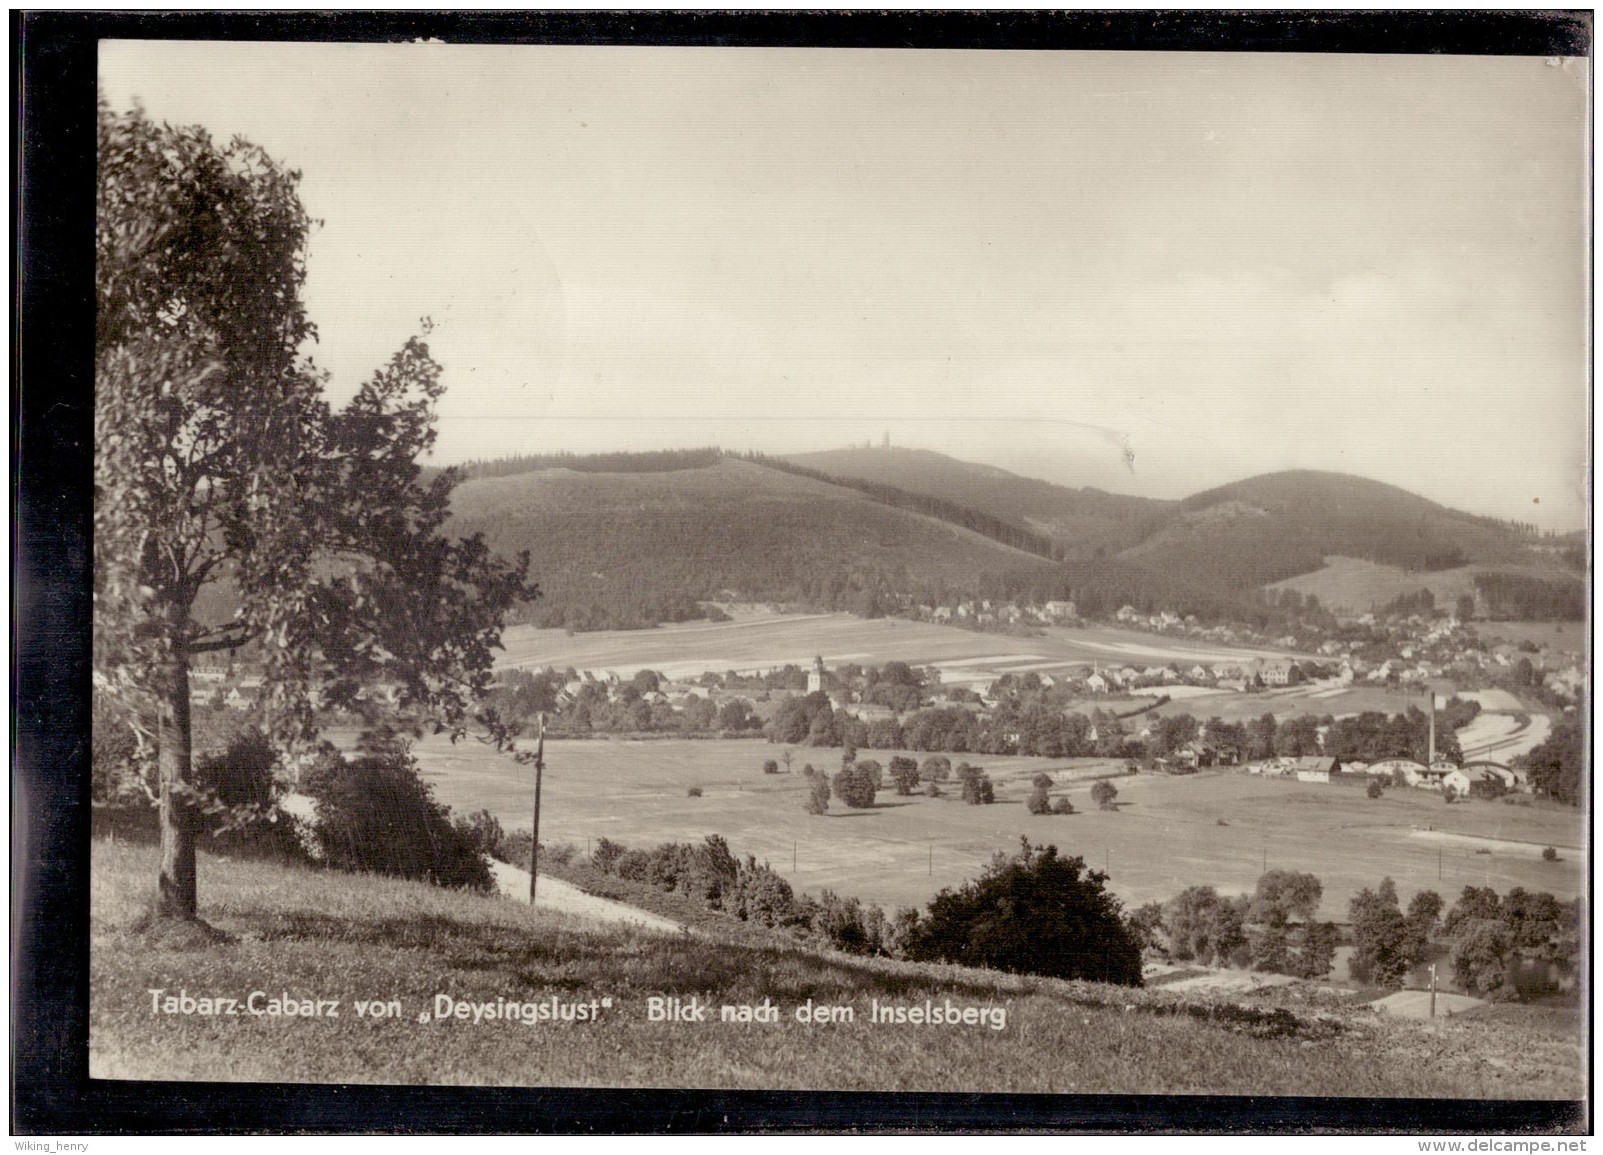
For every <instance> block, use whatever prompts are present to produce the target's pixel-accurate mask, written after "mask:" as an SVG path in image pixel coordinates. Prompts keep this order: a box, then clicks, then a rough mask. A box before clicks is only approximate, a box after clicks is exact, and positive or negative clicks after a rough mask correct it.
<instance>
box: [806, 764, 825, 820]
mask: <svg viewBox="0 0 1603 1155" xmlns="http://www.w3.org/2000/svg"><path fill="white" fill-rule="evenodd" d="M808 769H809V770H811V769H812V767H810V766H809V767H808ZM808 782H809V783H810V785H809V786H808V787H807V813H809V814H822V813H824V812H825V811H826V810H828V809H829V779H828V778H825V777H824V776H823V775H822V774H819V773H817V772H814V773H813V774H810V775H808Z"/></svg>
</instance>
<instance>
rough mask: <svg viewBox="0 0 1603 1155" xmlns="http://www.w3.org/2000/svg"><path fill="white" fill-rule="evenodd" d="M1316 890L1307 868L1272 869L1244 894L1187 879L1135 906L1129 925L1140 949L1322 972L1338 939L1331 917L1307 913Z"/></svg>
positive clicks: (1315, 903) (1282, 970) (1319, 888)
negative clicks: (1167, 895) (1168, 893)
mask: <svg viewBox="0 0 1603 1155" xmlns="http://www.w3.org/2000/svg"><path fill="white" fill-rule="evenodd" d="M1323 894H1324V885H1323V884H1322V883H1321V882H1320V881H1319V879H1317V878H1315V877H1314V876H1313V875H1312V874H1306V873H1302V872H1299V871H1291V870H1271V871H1269V872H1267V873H1266V874H1264V875H1262V876H1261V877H1260V878H1259V879H1258V885H1257V888H1256V890H1255V891H1254V892H1253V893H1252V894H1250V895H1248V894H1240V895H1236V896H1235V897H1233V898H1231V897H1226V896H1225V895H1222V894H1220V893H1219V892H1218V891H1217V890H1215V889H1214V888H1213V887H1211V886H1190V887H1187V888H1186V889H1185V890H1183V891H1181V892H1180V893H1179V894H1177V895H1175V897H1174V898H1172V899H1170V900H1169V901H1168V902H1166V903H1158V902H1149V903H1147V904H1146V905H1145V906H1143V907H1140V908H1139V909H1138V910H1136V911H1135V912H1134V913H1133V914H1132V915H1131V917H1130V924H1131V927H1132V929H1133V930H1134V932H1135V934H1136V936H1137V939H1138V940H1139V941H1140V942H1141V944H1142V946H1143V947H1144V948H1146V949H1148V950H1154V951H1157V952H1159V953H1162V954H1165V955H1167V956H1168V957H1169V958H1171V959H1175V960H1178V961H1181V962H1190V961H1193V960H1194V961H1196V962H1199V963H1202V964H1203V965H1204V966H1206V965H1209V964H1213V965H1218V966H1235V967H1242V968H1247V967H1250V968H1252V969H1253V970H1258V971H1267V972H1270V973H1273V974H1287V975H1295V976H1297V977H1299V978H1310V979H1312V978H1322V977H1324V976H1325V975H1327V974H1329V973H1330V968H1331V966H1332V965H1333V964H1334V962H1335V958H1336V946H1337V944H1338V942H1339V934H1338V931H1337V929H1336V927H1335V925H1334V924H1332V923H1329V922H1320V921H1318V920H1316V919H1315V918H1314V915H1315V913H1316V912H1317V911H1318V909H1319V902H1320V899H1321V897H1322V896H1323Z"/></svg>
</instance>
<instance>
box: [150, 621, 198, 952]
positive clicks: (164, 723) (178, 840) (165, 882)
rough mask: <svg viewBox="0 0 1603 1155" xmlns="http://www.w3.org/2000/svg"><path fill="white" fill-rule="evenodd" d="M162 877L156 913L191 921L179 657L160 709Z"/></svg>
mask: <svg viewBox="0 0 1603 1155" xmlns="http://www.w3.org/2000/svg"><path fill="white" fill-rule="evenodd" d="M159 735H160V736H159V741H160V748H159V750H158V751H157V766H158V768H159V769H160V771H161V876H160V879H159V881H158V884H157V886H158V891H157V894H156V914H157V915H158V916H159V917H162V918H180V919H185V920H189V921H193V920H194V919H195V917H196V912H195V826H194V813H193V808H192V806H191V804H190V770H191V758H190V746H189V742H190V729H189V657H188V655H186V654H182V653H180V654H178V655H177V656H175V657H174V659H173V664H172V668H171V669H170V670H169V671H168V678H167V701H166V702H165V703H164V704H163V705H162V708H161V722H160V731H159Z"/></svg>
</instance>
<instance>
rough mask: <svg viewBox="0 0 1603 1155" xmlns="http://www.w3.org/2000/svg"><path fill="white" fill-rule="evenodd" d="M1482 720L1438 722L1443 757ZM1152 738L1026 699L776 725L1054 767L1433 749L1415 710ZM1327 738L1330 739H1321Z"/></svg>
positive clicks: (807, 698) (1453, 705)
mask: <svg viewBox="0 0 1603 1155" xmlns="http://www.w3.org/2000/svg"><path fill="white" fill-rule="evenodd" d="M1479 710H1480V705H1479V704H1478V703H1477V702H1475V701H1473V700H1465V699H1459V698H1456V697H1455V698H1451V699H1449V700H1448V702H1447V704H1446V705H1445V706H1444V707H1442V708H1441V709H1440V710H1438V712H1437V719H1436V720H1437V725H1436V755H1437V757H1438V758H1448V759H1451V760H1454V761H1457V760H1459V759H1461V758H1462V751H1461V749H1460V747H1459V744H1458V737H1457V733H1456V731H1457V730H1458V728H1460V727H1462V726H1464V725H1466V724H1468V722H1469V721H1470V719H1472V718H1473V717H1474V716H1475V715H1476V714H1477V713H1478V712H1479ZM1146 725H1147V726H1148V727H1150V729H1151V731H1152V732H1151V734H1150V735H1148V736H1147V737H1145V738H1142V737H1139V736H1138V735H1137V734H1136V733H1135V730H1136V729H1137V727H1138V726H1139V723H1137V722H1135V721H1133V720H1131V719H1121V718H1119V717H1117V716H1115V715H1113V714H1109V713H1104V712H1102V711H1094V712H1093V713H1092V714H1090V715H1089V716H1087V715H1085V714H1080V713H1065V712H1064V711H1063V710H1062V709H1060V708H1055V707H1053V706H1051V705H1050V704H1048V703H1046V702H1044V701H1040V700H1031V699H1029V698H1027V697H1026V698H1023V699H1021V700H1020V701H1019V703H1018V704H1009V705H1007V706H1004V707H1002V708H999V709H997V710H996V711H994V712H993V713H991V714H989V715H981V714H978V713H976V712H975V711H973V710H968V709H965V708H963V707H962V706H937V707H931V708H928V709H924V710H918V711H916V712H914V713H912V714H910V715H908V716H907V717H906V718H904V719H898V718H894V717H891V718H878V719H875V720H874V721H872V722H864V721H862V720H860V719H857V718H855V717H852V716H851V715H849V714H847V713H846V712H845V711H843V710H836V709H835V708H834V707H833V706H832V705H831V704H830V701H829V699H828V697H827V696H826V695H825V694H823V693H814V694H808V695H804V696H801V697H797V698H792V699H789V700H787V701H785V702H783V703H781V704H780V707H779V709H778V710H777V711H776V712H775V714H774V717H773V720H772V721H771V722H770V723H769V725H768V734H769V738H770V740H771V741H774V742H782V743H785V744H788V745H797V744H803V743H805V744H807V745H810V746H846V747H863V748H867V749H874V750H897V749H904V750H918V751H937V750H938V751H943V752H948V753H956V754H963V753H978V754H1033V755H1040V756H1043V757H1047V758H1089V757H1102V758H1129V759H1137V760H1145V759H1150V758H1160V757H1167V756H1169V755H1171V754H1173V753H1174V752H1175V751H1176V750H1178V749H1180V748H1181V747H1183V746H1185V745H1186V744H1188V743H1190V742H1193V741H1200V742H1201V743H1202V744H1204V745H1205V746H1208V747H1210V748H1212V749H1213V750H1214V751H1215V752H1216V754H1217V757H1218V758H1219V759H1220V760H1221V761H1223V762H1238V761H1257V760H1261V759H1265V758H1273V757H1276V756H1278V755H1289V756H1293V757H1296V756H1302V755H1307V756H1318V755H1329V756H1330V757H1333V758H1336V759H1339V760H1341V761H1343V762H1366V763H1367V762H1378V761H1381V760H1383V759H1386V758H1411V759H1414V760H1415V761H1420V762H1422V761H1424V760H1425V758H1426V756H1427V752H1428V750H1429V747H1430V719H1429V717H1428V715H1426V714H1425V712H1424V711H1422V710H1419V709H1417V708H1415V707H1409V709H1408V710H1407V711H1406V712H1404V713H1401V714H1393V715H1390V716H1388V715H1386V714H1384V713H1381V712H1379V711H1367V712H1365V713H1362V714H1356V715H1352V716H1349V717H1345V718H1336V717H1334V716H1332V715H1325V716H1324V717H1319V716H1317V715H1314V714H1302V715H1299V716H1298V717H1295V718H1289V719H1287V720H1286V721H1284V722H1280V721H1278V720H1277V719H1276V718H1275V716H1274V715H1273V714H1270V713H1265V714H1264V715H1263V716H1262V717H1260V718H1257V719H1254V720H1251V721H1247V722H1226V721H1225V720H1224V719H1223V718H1219V717H1213V718H1209V719H1208V720H1207V721H1206V722H1202V721H1199V720H1198V719H1197V718H1196V717H1194V716H1193V715H1190V714H1171V715H1166V716H1162V717H1159V716H1156V715H1149V721H1148V722H1147V723H1146ZM1322 730H1323V731H1324V733H1323V736H1321V731H1322Z"/></svg>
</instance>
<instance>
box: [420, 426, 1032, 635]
mask: <svg viewBox="0 0 1603 1155" xmlns="http://www.w3.org/2000/svg"><path fill="white" fill-rule="evenodd" d="M452 511H453V519H452V525H451V529H452V531H453V532H457V533H471V532H483V533H484V535H485V538H486V540H487V541H488V543H489V544H490V546H491V548H492V549H495V550H497V551H499V552H503V553H507V554H510V553H513V552H515V551H517V550H522V549H527V550H529V551H530V553H531V555H532V557H533V559H534V560H533V565H532V567H531V572H532V576H534V577H535V578H536V580H538V581H539V582H540V584H541V586H542V587H543V589H544V590H545V597H543V598H542V599H541V600H540V602H539V603H537V604H536V605H535V606H534V607H533V612H532V614H531V615H530V617H531V620H533V621H535V622H537V623H538V624H542V625H561V626H568V627H571V628H580V629H587V628H597V627H624V626H638V625H651V624H655V623H657V622H659V621H675V620H683V619H686V618H690V617H695V616H697V613H698V611H697V608H696V602H698V601H701V600H707V599H712V598H716V597H719V596H720V595H723V594H725V593H733V594H735V595H738V596H739V597H742V598H750V599H759V600H781V601H783V600H796V601H805V602H807V603H808V604H810V605H814V606H818V607H820V608H836V609H848V610H854V611H858V612H873V611H874V610H875V609H876V601H877V599H878V598H880V597H883V596H884V595H885V594H887V593H891V592H895V593H911V594H914V595H915V596H922V597H928V598H935V597H940V596H942V594H943V593H945V592H946V591H951V592H953V593H957V594H977V593H980V592H982V591H983V590H984V589H986V588H988V586H989V583H991V582H992V581H994V580H995V577H996V575H999V574H1004V573H1023V574H1027V575H1028V574H1035V575H1038V576H1044V575H1045V574H1047V573H1048V572H1050V570H1051V564H1050V563H1049V562H1047V561H1045V560H1044V559H1041V558H1039V557H1035V556H1032V555H1031V554H1028V553H1025V552H1022V551H1020V550H1015V549H1010V548H1008V547H1007V546H1004V545H1002V544H1000V543H997V542H995V541H991V540H988V539H986V538H984V537H981V536H979V535H978V534H975V533H972V532H968V531H966V530H963V529H960V528H958V527H956V526H953V525H950V524H946V523H943V522H940V521H938V520H936V519H934V518H930V517H925V516H920V515H918V514H915V513H910V512H907V511H904V510H900V509H895V508H890V507H887V506H885V505H882V504H879V503H876V502H874V501H871V500H869V499H868V498H867V497H865V496H864V495H862V494H860V493H858V492H856V491H854V490H851V489H847V488H843V487H840V486H835V485H830V484H827V483H824V482H820V481H816V480H813V479H811V478H806V477H798V476H795V475H792V474H789V473H785V472H781V471H778V470H774V469H768V468H764V467H763V466H760V465H756V464H753V463H750V462H745V461H740V460H736V459H733V458H723V459H720V460H718V461H716V462H715V463H714V464H711V465H707V466H704V467H701V468H688V469H685V468H679V469H673V470H669V471H664V472H628V473H597V472H589V471H575V470H571V469H547V470H535V471H529V472H522V473H517V474H511V475H506V476H496V477H483V478H478V479H475V480H471V481H467V482H464V483H463V484H462V485H461V486H459V487H458V489H457V490H456V493H455V495H454V497H453V499H452Z"/></svg>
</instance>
